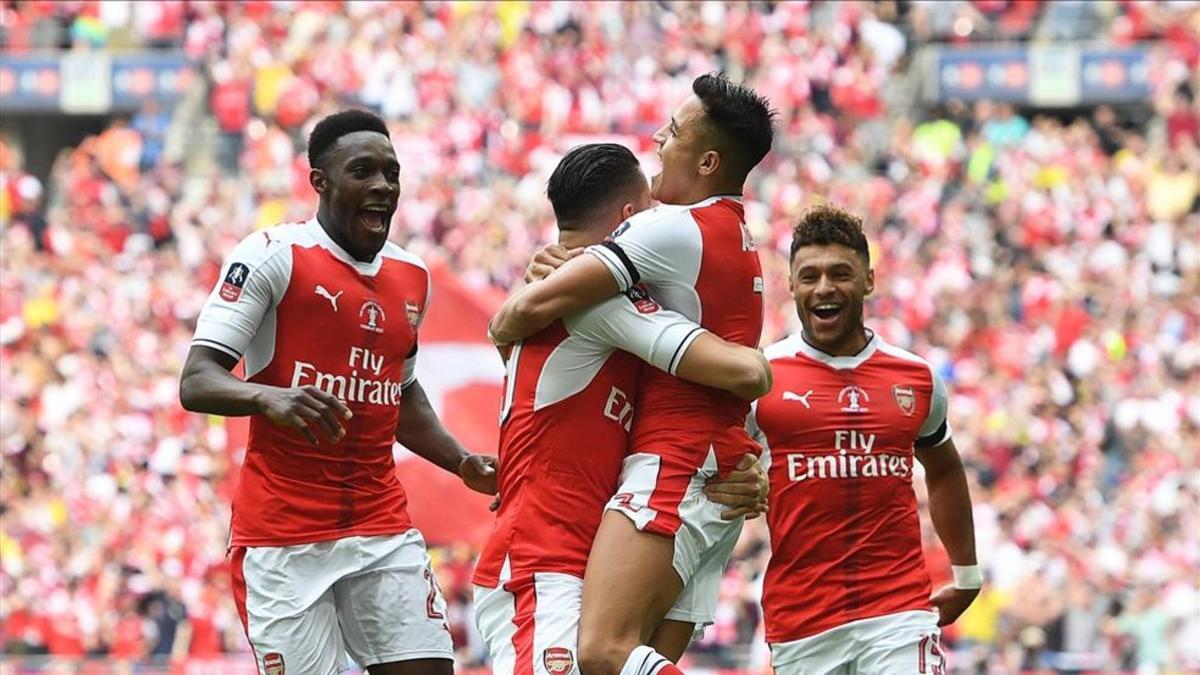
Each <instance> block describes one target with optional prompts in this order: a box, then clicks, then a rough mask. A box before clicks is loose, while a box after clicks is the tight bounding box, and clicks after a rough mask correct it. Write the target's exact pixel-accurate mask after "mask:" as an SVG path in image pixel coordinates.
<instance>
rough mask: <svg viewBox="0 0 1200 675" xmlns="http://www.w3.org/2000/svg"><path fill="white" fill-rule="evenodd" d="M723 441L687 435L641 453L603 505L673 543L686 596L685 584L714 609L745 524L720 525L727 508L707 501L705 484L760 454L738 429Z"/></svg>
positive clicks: (623, 470)
mask: <svg viewBox="0 0 1200 675" xmlns="http://www.w3.org/2000/svg"><path fill="white" fill-rule="evenodd" d="M724 436H725V439H724V440H723V441H720V442H718V443H714V442H713V441H711V440H699V439H698V437H697V436H691V437H679V438H676V439H660V440H658V441H656V442H655V443H652V444H646V447H645V448H639V449H638V450H639V451H638V452H634V453H631V454H630V455H628V456H627V457H626V458H625V462H624V464H623V465H622V467H621V479H620V485H619V487H618V488H617V494H616V495H615V496H613V498H612V499H610V500H609V502H608V504H607V505H606V506H605V509H606V510H611V511H618V512H620V513H623V514H625V516H627V517H628V518H629V519H630V520H631V521H633V524H634V525H635V526H636V527H637V529H639V530H641V531H642V532H650V533H653V534H659V535H662V536H665V537H670V538H672V539H674V542H675V558H674V561H673V564H674V567H675V571H676V572H677V573H678V574H679V578H680V580H682V581H683V584H684V587H685V593H686V587H687V586H689V585H692V586H693V587H696V590H697V591H704V592H711V595H712V603H714V604H715V602H716V593H717V590H718V588H719V586H720V580H721V577H722V575H724V572H725V564H726V563H727V562H729V556H730V555H731V554H732V552H733V546H734V544H736V543H737V538H738V535H739V534H741V531H742V524H743V519H742V518H738V519H736V520H732V521H726V520H721V512H722V511H724V510H725V507H723V506H721V505H720V504H716V503H714V502H712V501H709V499H708V498H707V497H706V496H705V495H704V483H705V481H706V480H708V479H709V478H711V477H713V476H716V475H717V470H718V469H717V467H718V465H724V466H728V465H731V464H736V463H737V461H738V460H739V459H740V458H741V456H742V455H743V454H745V453H747V452H752V453H753V452H758V451H759V448H758V446H757V445H756V444H754V443H753V442H752V441H750V440H749V438H747V437H746V434H745V432H744V431H742V430H741V429H740V428H739V429H736V430H731V431H729V432H728V433H726V434H724ZM718 445H720V446H722V447H721V448H720V449H718ZM693 579H695V582H693ZM700 599H701V598H700V596H696V597H695V600H696V601H697V602H698V601H699V600H700ZM706 604H707V600H705V603H702V604H701V605H700V607H703V606H705V605H706ZM668 618H675V617H671V616H668ZM681 620H689V619H681Z"/></svg>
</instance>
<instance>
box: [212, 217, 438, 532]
mask: <svg viewBox="0 0 1200 675" xmlns="http://www.w3.org/2000/svg"><path fill="white" fill-rule="evenodd" d="M429 289H430V280H429V272H428V270H427V269H426V267H425V264H424V263H423V262H422V261H421V259H420V258H418V257H417V256H415V255H413V254H411V253H408V252H407V251H405V250H403V249H401V248H400V247H399V246H396V245H395V244H392V243H390V242H389V243H387V244H386V245H385V246H384V248H383V250H381V251H380V252H379V253H378V254H377V255H376V256H375V259H374V260H372V261H371V262H359V261H357V260H355V259H354V258H353V257H351V256H350V254H349V253H346V252H345V251H344V250H342V248H341V247H339V246H338V245H337V244H335V243H334V242H333V240H332V239H330V238H329V235H328V234H326V233H325V231H324V230H323V229H322V228H321V225H320V224H319V223H318V222H317V221H316V220H315V219H313V220H310V221H308V222H307V223H298V224H290V225H281V226H278V227H274V228H271V229H268V230H263V231H260V232H256V233H254V234H252V235H250V236H248V237H246V238H245V239H244V240H242V241H241V243H239V244H238V245H237V247H236V248H234V250H233V252H232V253H231V254H230V256H229V258H228V260H227V261H226V262H225V265H224V267H223V268H222V270H221V278H220V280H219V281H218V282H217V286H216V288H215V289H214V290H213V292H212V294H211V295H210V296H209V298H208V301H207V302H206V303H205V305H204V308H203V309H202V310H201V312H200V317H199V319H198V320H197V325H196V334H195V337H194V338H193V340H192V344H193V345H195V346H203V347H210V348H212V349H216V350H218V351H221V352H224V353H226V354H229V355H230V356H232V357H234V358H239V359H244V361H245V368H246V378H247V380H248V381H250V382H256V383H260V384H267V385H273V386H277V387H300V386H305V385H314V386H316V387H317V388H318V389H321V390H322V391H325V392H327V393H330V394H332V395H334V396H336V397H337V398H339V399H341V400H342V401H343V402H344V403H345V404H346V405H347V406H348V407H349V408H350V410H351V411H352V412H353V413H354V416H353V418H352V419H349V420H344V422H343V424H344V425H345V428H346V436H345V437H344V438H343V439H342V440H341V441H340V442H338V443H329V442H328V441H326V440H324V439H323V438H322V440H321V444H320V445H319V446H318V447H315V448H314V447H313V446H311V445H310V444H309V443H308V441H307V440H306V439H305V438H304V436H303V435H301V434H300V433H299V432H298V431H296V430H293V429H285V428H283V427H279V426H276V425H275V424H272V423H271V422H270V420H268V419H266V418H265V417H262V416H258V415H256V416H254V417H252V418H251V419H250V438H249V443H248V447H247V449H246V459H245V463H244V464H243V466H242V472H241V479H240V481H239V485H238V488H237V493H236V495H235V496H234V499H233V525H232V530H233V531H232V544H233V545H234V546H290V545H293V544H306V543H312V542H318V541H326V540H331V539H340V538H343V537H348V536H353V535H384V534H398V533H401V532H404V531H405V530H408V529H409V528H411V527H412V525H411V523H410V521H409V518H408V512H407V510H406V508H405V504H406V498H405V495H404V489H403V488H402V487H401V486H400V482H399V480H397V478H396V471H395V462H394V460H393V458H392V445H393V442H394V440H395V430H396V422H397V418H398V414H399V404H400V397H401V396H402V390H403V389H404V387H406V386H407V385H409V384H410V383H412V382H413V381H414V380H415V376H414V369H415V367H416V360H415V356H416V352H417V327H418V326H419V325H420V322H421V319H422V317H423V316H424V315H425V308H426V306H427V304H428V302H429ZM318 437H319V438H321V437H320V435H318Z"/></svg>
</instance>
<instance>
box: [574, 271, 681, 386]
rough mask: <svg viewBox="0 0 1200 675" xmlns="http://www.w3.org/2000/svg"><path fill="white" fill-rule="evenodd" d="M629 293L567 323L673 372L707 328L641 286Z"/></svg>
mask: <svg viewBox="0 0 1200 675" xmlns="http://www.w3.org/2000/svg"><path fill="white" fill-rule="evenodd" d="M630 294H631V295H632V296H633V297H631V295H630ZM630 294H622V295H615V296H613V297H611V298H609V299H608V300H605V301H604V302H602V303H600V304H598V305H596V306H594V307H590V308H588V309H586V310H584V311H582V312H578V313H576V314H573V315H571V316H569V317H567V318H566V319H565V320H564V322H565V323H566V325H567V328H568V330H570V331H571V333H572V334H575V335H581V336H583V337H587V338H589V339H592V340H594V341H596V342H599V343H601V344H606V345H609V346H611V347H616V348H617V349H621V350H623V351H627V352H629V353H630V354H633V355H634V356H636V357H638V358H639V359H642V360H643V361H645V362H647V363H649V364H650V365H652V366H654V367H655V368H658V369H660V370H665V371H667V372H668V373H670V374H672V375H674V374H675V369H676V368H678V367H679V362H680V361H682V360H683V355H684V353H685V352H687V348H688V347H689V346H691V344H692V342H693V341H695V339H696V338H698V337H700V334H701V333H703V332H704V329H703V328H701V327H700V326H698V325H696V324H695V323H692V322H691V321H689V320H688V319H687V317H685V316H683V315H682V314H679V313H676V312H672V311H670V310H666V309H663V308H662V307H660V306H659V305H658V303H656V302H654V301H653V300H651V299H650V298H649V297H648V296H647V295H646V294H645V293H644V292H643V291H642V290H641V289H638V288H634V289H632V291H630Z"/></svg>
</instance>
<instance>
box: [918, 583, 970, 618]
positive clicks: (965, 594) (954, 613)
mask: <svg viewBox="0 0 1200 675" xmlns="http://www.w3.org/2000/svg"><path fill="white" fill-rule="evenodd" d="M978 595H979V589H978V588H955V587H954V584H947V585H945V586H943V587H942V588H941V590H939V591H938V592H937V593H934V594H933V595H932V596H931V597H930V598H929V602H931V603H932V604H933V608H934V609H936V610H937V613H938V626H939V627H941V626H949V625H950V624H952V623H954V622H955V621H957V620H958V617H959V616H961V615H962V613H963V612H965V611H967V608H968V607H970V606H971V603H972V602H974V601H975V598H976V597H978Z"/></svg>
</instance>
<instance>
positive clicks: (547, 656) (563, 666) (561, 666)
mask: <svg viewBox="0 0 1200 675" xmlns="http://www.w3.org/2000/svg"><path fill="white" fill-rule="evenodd" d="M542 665H544V666H546V670H547V671H549V672H551V673H569V672H571V670H572V669H573V668H574V667H575V655H574V654H572V653H571V650H570V649H567V648H566V647H549V648H547V649H546V651H544V652H542Z"/></svg>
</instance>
